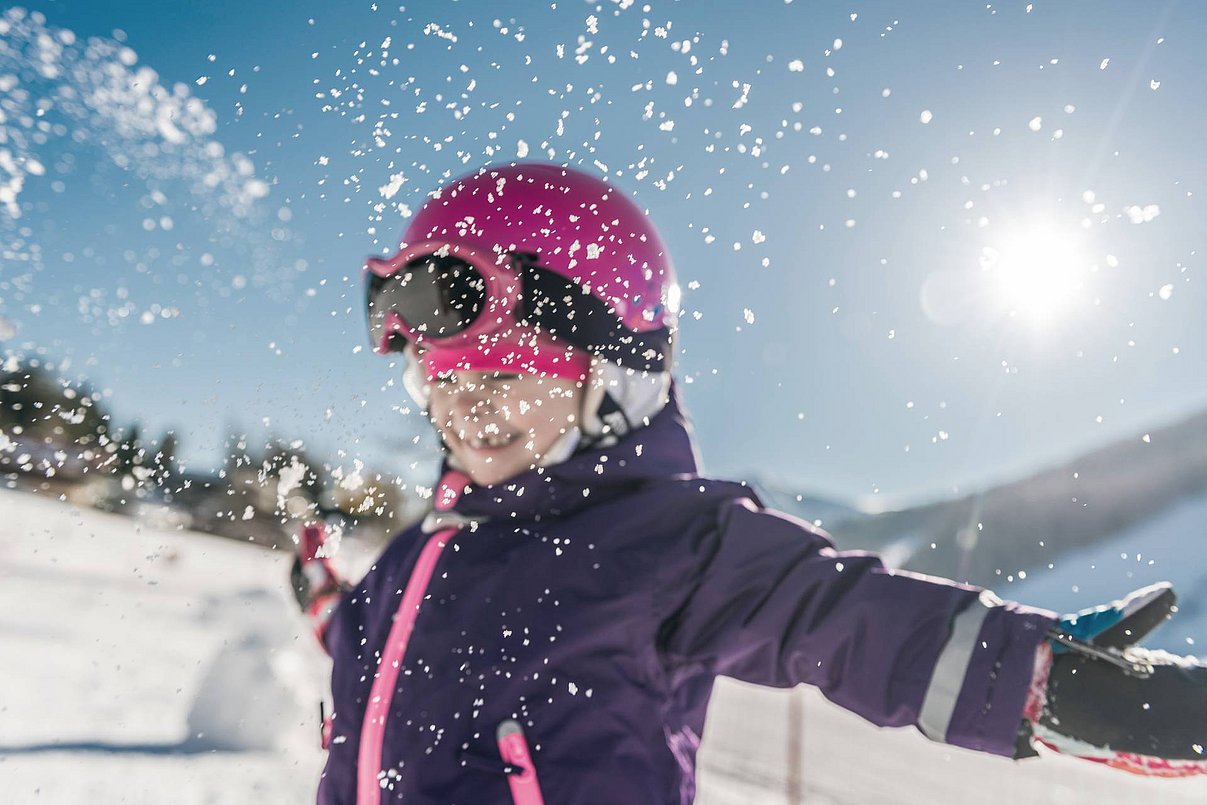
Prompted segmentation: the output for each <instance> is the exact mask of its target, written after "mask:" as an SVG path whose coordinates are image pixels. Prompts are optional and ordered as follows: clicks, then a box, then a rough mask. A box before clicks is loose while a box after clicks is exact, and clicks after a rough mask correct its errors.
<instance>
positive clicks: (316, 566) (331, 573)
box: [290, 523, 348, 644]
mask: <svg viewBox="0 0 1207 805" xmlns="http://www.w3.org/2000/svg"><path fill="white" fill-rule="evenodd" d="M296 541H297V555H296V556H294V560H293V569H292V571H291V572H290V581H291V582H292V586H293V594H294V597H295V598H297V601H298V606H300V607H301V608H302V612H304V613H306V617H307V619H308V620H309V621H310V628H311V629H313V630H314V634H315V637H317V638H318V641H319V643H320V644H322V643H323V636H324V635H325V634H326V632H327V623H328V622H329V621H330V620H331V614H332V613H333V612H335V607H336V605H337V604H339V599H340V596H341V595H342V594H343V592H344V590H346V589H347V587H348V584H347V582H345V581H344V580H343V579H342V578H341V577H340V575H339V572H338V571H337V570H336V569H335V568H334V567H333V566H332V564H331V560H330V558H329V555H328V550H327V548H328V546H327V529H326V527H325V526H324V525H323V524H322V523H311V524H308V525H304V526H302V529H301V531H300V532H299V533H298V536H297V537H296Z"/></svg>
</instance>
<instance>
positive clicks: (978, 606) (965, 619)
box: [918, 590, 1002, 742]
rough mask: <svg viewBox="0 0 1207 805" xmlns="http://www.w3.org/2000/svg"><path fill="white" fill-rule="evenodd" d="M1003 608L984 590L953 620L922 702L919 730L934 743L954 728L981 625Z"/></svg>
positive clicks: (1000, 602)
mask: <svg viewBox="0 0 1207 805" xmlns="http://www.w3.org/2000/svg"><path fill="white" fill-rule="evenodd" d="M1001 605H1002V601H1001V599H1000V598H998V597H997V596H996V595H994V594H993V593H991V592H989V591H988V590H984V591H982V592H981V596H980V598H979V599H978V600H977V601H974V602H973V603H972V604H971V605H969V606H968V607H967V608H966V609H965V610H964V611H963V612H961V613H960V614H958V615H956V616H955V618H954V619H953V620H952V622H951V637H949V638H948V639H947V645H946V646H944V647H943V652H942V653H941V654H940V655H939V661H938V662H937V663H935V670H934V673H933V674H932V675H931V678H930V686H929V687H927V689H926V698H925V699H923V701H922V712H921V713H920V714H919V716H918V728H919V729H920V730H922V734H923V735H925V736H926V737H927V738H930V739H931V740H932V741H941V742H946V740H947V729H948V727H950V726H951V717H952V714H953V713H955V709H956V700H957V699H959V697H960V690H961V689H962V688H963V687H964V676H965V675H966V674H967V673H968V664H969V663H970V662H971V661H972V652H973V651H974V650H975V649H976V645H977V638H978V637H979V636H980V634H981V626H983V625H984V623H985V618H986V617H987V616H988V615H989V610H990V609H991V608H993V607H998V606H1001Z"/></svg>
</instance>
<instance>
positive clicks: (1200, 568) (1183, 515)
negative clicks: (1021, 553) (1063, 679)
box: [998, 495, 1207, 654]
mask: <svg viewBox="0 0 1207 805" xmlns="http://www.w3.org/2000/svg"><path fill="white" fill-rule="evenodd" d="M1052 565H1053V567H1052V568H1046V567H1044V568H1040V569H1038V570H1032V571H1031V572H1030V573H1028V574H1027V578H1026V579H1024V580H1021V581H1020V580H1016V581H1014V582H1013V583H1011V584H1000V585H998V592H999V593H1000V594H1001V595H1002V596H1004V597H1006V598H1013V599H1017V600H1019V601H1025V602H1026V603H1028V604H1034V605H1036V606H1042V607H1047V608H1049V609H1054V610H1056V611H1058V612H1072V611H1074V610H1077V609H1081V608H1083V607H1089V606H1094V605H1095V604H1100V603H1102V602H1104V601H1109V600H1112V599H1114V598H1118V597H1120V596H1121V595H1123V594H1124V593H1126V592H1128V591H1130V590H1133V589H1135V588H1137V587H1142V586H1144V585H1146V584H1151V583H1153V582H1155V581H1170V582H1173V585H1174V589H1175V590H1176V591H1177V592H1178V596H1179V605H1178V613H1177V615H1176V616H1175V617H1174V618H1173V619H1172V620H1170V621H1169V622H1168V623H1167V624H1166V625H1165V626H1163V627H1162V628H1161V629H1160V630H1159V631H1157V632H1154V633H1153V635H1152V637H1151V638H1150V639H1149V640H1146V641H1145V643H1146V644H1147V645H1150V646H1152V647H1154V648H1164V649H1167V650H1169V651H1173V652H1177V653H1179V654H1203V653H1207V648H1201V647H1205V646H1207V495H1200V496H1195V497H1190V498H1186V499H1184V500H1182V501H1181V502H1179V503H1178V504H1177V505H1175V506H1173V507H1171V508H1170V509H1169V510H1168V511H1166V512H1164V513H1163V514H1161V515H1160V516H1158V517H1155V518H1153V519H1152V520H1150V521H1147V522H1143V523H1139V524H1137V525H1136V526H1133V527H1132V528H1129V529H1126V530H1124V531H1122V532H1120V533H1119V534H1116V535H1114V536H1113V537H1111V538H1110V539H1109V540H1105V541H1104V542H1102V543H1099V544H1098V545H1094V546H1092V547H1089V548H1083V549H1081V550H1078V551H1073V552H1071V553H1068V554H1065V555H1063V556H1061V557H1059V558H1058V559H1056V560H1055V561H1054V562H1052Z"/></svg>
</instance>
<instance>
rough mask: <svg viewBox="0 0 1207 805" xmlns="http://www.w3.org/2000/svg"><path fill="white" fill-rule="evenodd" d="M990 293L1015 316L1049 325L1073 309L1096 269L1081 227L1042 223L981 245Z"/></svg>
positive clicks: (1009, 313) (982, 259)
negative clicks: (1080, 235) (1073, 228)
mask: <svg viewBox="0 0 1207 805" xmlns="http://www.w3.org/2000/svg"><path fill="white" fill-rule="evenodd" d="M980 263H981V269H982V270H983V271H984V272H985V278H986V279H987V280H988V281H989V284H990V288H989V294H990V296H991V297H992V299H993V300H994V302H995V303H996V304H998V305H999V306H1000V307H1001V308H1003V309H1004V310H1005V312H1006V313H1007V314H1008V315H1010V316H1017V317H1021V318H1024V319H1026V320H1029V321H1030V322H1031V323H1033V324H1036V325H1040V326H1044V325H1048V324H1050V323H1052V322H1054V321H1056V320H1058V319H1060V318H1062V317H1063V316H1064V315H1066V314H1068V313H1070V311H1071V308H1073V307H1074V306H1075V305H1076V304H1077V303H1078V301H1079V300H1080V299H1081V298H1082V296H1083V294H1084V291H1085V288H1086V280H1087V278H1088V275H1089V273H1090V271H1091V266H1090V265H1089V260H1088V259H1087V258H1086V255H1085V253H1084V251H1083V249H1082V246H1081V243H1080V240H1079V238H1078V236H1077V233H1076V231H1061V230H1059V229H1056V228H1054V227H1051V226H1049V225H1046V224H1037V225H1033V226H1029V227H1026V228H1022V229H1018V230H1015V231H1013V232H1009V233H1007V234H1005V235H1004V236H1003V237H1001V238H999V239H998V240H997V241H996V242H995V243H994V244H993V245H989V246H985V247H984V248H983V249H982V250H981V259H980Z"/></svg>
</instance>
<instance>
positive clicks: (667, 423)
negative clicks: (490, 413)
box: [444, 384, 700, 520]
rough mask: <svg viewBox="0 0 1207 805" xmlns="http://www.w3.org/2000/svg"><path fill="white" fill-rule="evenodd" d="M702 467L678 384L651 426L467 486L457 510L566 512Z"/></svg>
mask: <svg viewBox="0 0 1207 805" xmlns="http://www.w3.org/2000/svg"><path fill="white" fill-rule="evenodd" d="M444 470H445V471H447V470H448V464H447V462H446V463H445V466H444ZM699 471H700V461H699V457H698V453H697V450H696V445H695V440H694V438H693V437H692V426H691V423H690V421H689V420H688V418H687V415H686V414H685V413H684V411H683V406H682V403H681V402H680V400H679V392H678V389H677V388H676V387H675V386H674V384H672V385H671V390H670V399H669V400H668V402H667V404H666V406H665V407H664V408H663V409H662V410H661V411H659V412H658V413H657V414H655V415H654V417H653V418H651V419H650V424H649V425H646V426H645V427H643V428H638V429H637V430H634V431H632V432H630V433H628V434H626V435H625V436H624V437H623V438H621V439H620V441H618V442H616V443H615V444H613V445H611V446H608V447H605V448H600V449H588V450H584V451H581V452H579V453H575V454H574V455H572V456H571V457H570V458H568V459H566V460H565V461H563V462H561V463H559V464H554V465H553V466H550V467H538V468H536V469H532V470H528V471H526V472H523V473H521V474H520V475H517V476H516V477H514V478H512V479H511V480H509V481H506V482H504V483H501V484H495V485H494V486H476V485H470V486H467V487H466V488H465V491H464V492H463V493H462V494H461V497H460V498H459V499H458V501H457V504H456V505H455V506H454V511H455V512H457V513H458V514H461V515H463V516H465V517H470V518H479V517H480V518H487V519H503V518H510V519H524V520H540V519H542V518H543V517H550V516H553V517H562V516H565V515H567V514H571V513H572V512H574V511H576V510H578V509H581V508H583V507H584V506H588V505H594V504H596V503H600V502H602V501H605V500H609V499H611V498H613V497H616V496H618V495H622V494H624V493H625V492H628V491H631V490H633V489H634V488H636V487H639V486H641V485H642V484H645V483H647V482H649V481H653V480H658V479H666V478H672V477H676V476H680V477H681V476H693V475H697V474H699Z"/></svg>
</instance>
